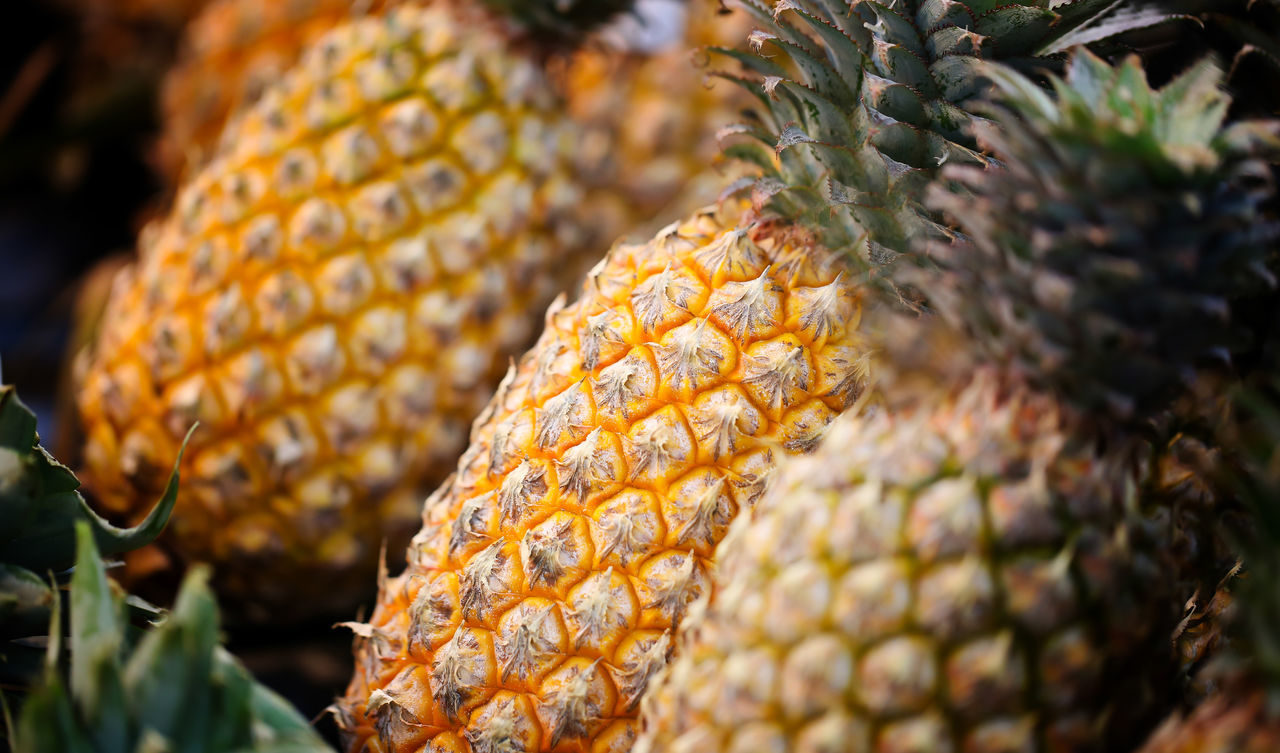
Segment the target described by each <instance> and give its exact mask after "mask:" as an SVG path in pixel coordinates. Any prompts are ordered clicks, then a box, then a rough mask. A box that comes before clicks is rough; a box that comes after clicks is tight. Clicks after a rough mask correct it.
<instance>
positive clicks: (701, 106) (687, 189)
mask: <svg viewBox="0 0 1280 753" xmlns="http://www.w3.org/2000/svg"><path fill="white" fill-rule="evenodd" d="M672 5H673V4H672V3H669V2H668V3H664V2H661V1H660V0H658V1H655V2H652V3H650V4H649V5H648V6H645V5H644V4H643V3H641V4H640V5H639V9H640V10H641V11H642V12H643V10H644V9H645V8H646V7H648V8H652V11H651V15H658V14H659V13H670V12H671V6H672ZM677 10H678V11H686V10H687V13H681V14H679V15H681V16H685V15H687V18H686V19H683V20H684V28H683V34H682V35H678V36H677V38H676V39H675V40H674V41H667V42H666V43H663V42H661V41H660V42H658V43H657V46H658V49H656V50H653V49H650V48H649V47H648V46H645V45H644V41H645V40H639V41H637V40H634V39H628V40H626V41H625V42H624V45H625V44H626V43H628V42H629V43H630V44H631V46H632V49H629V50H628V49H625V48H624V50H622V51H619V50H618V49H617V46H618V45H617V44H616V43H615V44H613V45H610V44H608V40H606V41H605V42H602V43H600V44H597V45H594V46H588V47H587V48H585V49H583V50H582V51H580V52H579V53H578V54H577V55H576V56H574V57H573V58H572V60H570V61H569V62H568V64H567V66H566V68H565V71H564V74H563V78H564V84H563V85H564V88H565V92H566V96H567V98H568V106H569V111H570V112H571V113H572V114H573V116H574V117H575V118H576V119H577V120H578V121H579V122H583V123H585V124H586V128H587V134H586V138H585V142H584V143H585V146H584V149H586V150H590V154H591V156H589V157H588V160H589V161H594V164H595V168H594V170H595V173H594V175H593V181H592V184H593V186H595V187H596V189H597V190H596V191H594V192H593V193H592V196H591V198H592V200H596V201H597V204H598V205H599V206H600V212H601V213H602V214H603V215H604V216H612V217H615V218H616V219H614V221H613V222H614V224H615V225H617V226H618V227H619V228H620V230H622V231H625V232H635V231H637V230H640V229H642V228H644V227H645V225H646V224H647V223H649V222H651V221H652V220H653V219H654V218H655V217H659V216H682V215H684V214H686V213H687V212H688V211H691V210H693V209H696V208H697V207H699V206H702V205H704V204H706V203H708V202H710V201H712V200H714V199H715V198H716V196H717V194H718V193H719V191H720V189H721V188H722V187H723V186H724V184H725V182H726V180H725V178H724V176H722V175H721V174H720V173H721V172H723V170H720V169H711V168H710V167H709V166H711V165H712V164H713V162H715V160H716V158H717V156H718V152H719V147H718V145H717V143H716V138H715V137H716V131H717V130H718V129H720V128H721V127H723V126H725V125H727V124H729V123H731V122H734V121H735V120H737V119H738V118H739V117H740V113H741V111H742V110H743V109H745V108H747V107H749V106H750V105H751V103H752V101H753V98H752V97H751V95H750V94H749V93H748V92H747V91H745V90H744V89H743V88H742V87H739V86H735V85H734V84H733V82H731V81H723V80H717V79H716V78H714V77H712V76H710V75H707V73H706V72H705V70H703V68H704V67H705V66H706V64H707V60H706V57H707V52H706V50H705V49H704V48H706V47H709V46H713V45H717V46H728V47H734V46H737V45H739V44H740V43H741V41H742V40H743V39H745V38H746V35H747V33H748V32H749V31H750V21H751V17H750V16H749V15H748V14H747V13H745V12H744V11H742V10H741V9H738V10H731V9H729V8H727V7H725V6H723V5H721V4H720V3H718V2H717V0H694V1H693V2H689V3H688V4H687V5H686V6H685V7H684V8H680V7H679V6H677ZM625 20H628V21H629V20H631V19H630V18H628V19H625ZM637 23H638V24H646V17H645V16H644V15H642V16H641V21H640V22H637ZM653 26H657V21H656V20H648V21H647V24H646V25H643V26H641V31H647V30H648V29H649V28H650V27H653ZM629 31H630V32H631V36H643V35H642V34H637V33H636V30H635V29H630V30H629Z"/></svg>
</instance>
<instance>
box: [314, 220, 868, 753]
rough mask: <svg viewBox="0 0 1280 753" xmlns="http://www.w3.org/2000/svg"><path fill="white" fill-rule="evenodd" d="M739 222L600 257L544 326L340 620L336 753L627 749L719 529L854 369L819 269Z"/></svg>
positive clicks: (854, 379) (693, 227)
mask: <svg viewBox="0 0 1280 753" xmlns="http://www.w3.org/2000/svg"><path fill="white" fill-rule="evenodd" d="M739 211H740V208H736V207H735V208H733V209H732V210H730V209H725V210H721V212H716V211H705V212H701V213H697V214H694V215H692V216H691V217H690V218H688V219H687V220H685V221H682V222H678V223H676V224H673V225H671V226H669V227H668V228H666V229H664V230H663V231H661V232H660V233H658V235H657V236H656V237H654V238H653V239H652V240H651V241H649V242H647V243H644V244H640V245H626V244H620V245H618V246H615V248H614V249H613V250H612V251H611V252H610V253H609V254H608V256H607V257H606V258H605V259H604V260H603V261H602V262H601V263H600V264H599V265H598V266H597V267H596V268H595V269H594V270H593V271H592V273H591V274H590V275H589V276H588V279H587V281H586V282H585V283H584V287H583V290H582V295H581V297H580V298H579V299H578V301H577V302H575V303H574V304H572V305H570V306H568V307H561V306H555V305H553V306H552V308H551V309H550V310H549V311H548V313H547V324H546V329H545V330H544V332H543V334H542V337H541V339H540V340H539V341H538V343H537V344H536V345H535V346H534V348H533V349H531V350H530V351H529V352H528V353H526V354H525V356H524V357H523V359H521V361H520V363H519V366H518V367H513V369H512V370H511V371H510V372H509V374H508V377H507V379H506V380H504V383H503V385H502V387H500V388H499V391H498V394H497V395H496V396H495V397H494V399H493V401H492V402H491V403H490V404H489V407H488V409H486V411H485V413H484V414H483V415H482V416H481V418H480V419H478V420H477V422H476V425H475V427H474V428H473V429H472V443H471V446H470V448H469V449H468V450H467V452H466V453H465V454H464V455H463V457H462V459H461V460H460V461H459V463H458V468H457V471H456V473H455V475H454V476H453V477H452V478H451V479H450V480H449V481H447V482H446V483H445V484H444V486H442V487H441V488H440V489H439V490H438V491H437V492H436V493H435V494H433V495H432V496H431V497H430V498H429V499H428V500H427V502H426V505H425V507H424V510H423V521H424V525H423V528H422V530H421V531H420V532H419V533H418V535H417V536H416V537H415V538H414V541H413V544H412V545H411V547H410V550H409V557H408V559H409V565H408V569H407V570H406V571H405V573H404V574H402V575H400V576H399V577H396V578H393V579H390V580H386V581H385V582H384V583H382V584H381V589H380V590H381V595H380V597H379V604H378V606H377V608H376V610H375V612H374V614H373V616H372V618H371V619H370V621H369V622H368V623H367V624H362V625H357V626H355V629H356V632H357V635H358V636H360V637H359V638H358V640H357V644H358V645H357V667H356V675H355V677H354V679H353V681H352V683H351V685H350V688H349V689H348V691H347V695H346V698H345V699H344V700H343V701H342V702H340V703H339V705H338V718H339V722H340V723H341V725H342V726H343V728H344V730H345V732H346V735H347V739H348V748H349V750H351V751H358V750H369V751H375V752H376V753H389V752H390V751H421V750H426V749H429V750H432V751H461V750H470V751H477V752H479V751H490V750H509V751H539V750H542V751H545V750H575V751H577V750H611V751H625V750H627V749H628V748H629V747H630V744H631V741H632V740H633V738H634V737H635V735H636V732H637V722H636V714H637V701H638V700H639V698H640V696H641V693H642V692H643V691H644V689H645V686H646V684H647V682H648V680H649V678H650V676H651V675H652V674H653V673H654V672H655V671H656V670H657V669H659V668H660V667H661V666H662V665H663V664H664V663H665V660H666V656H667V652H668V648H669V645H670V636H671V630H672V628H673V626H675V625H676V624H677V623H678V622H679V620H680V619H681V617H682V615H683V614H684V613H685V611H686V609H687V607H688V605H689V603H690V602H691V601H692V600H693V599H695V598H696V597H697V596H698V595H699V594H700V593H702V592H703V590H704V589H705V588H707V585H708V582H709V568H710V566H711V557H712V553H713V551H714V549H715V546H716V544H717V542H719V541H720V539H721V537H722V536H723V535H724V533H725V530H726V528H727V527H728V525H729V523H730V521H731V520H732V519H733V518H734V516H735V514H736V513H737V512H738V511H739V510H742V509H744V508H747V507H749V506H750V505H752V504H753V502H754V500H755V499H756V498H757V497H758V496H759V494H760V493H761V492H762V489H763V485H764V478H765V476H766V475H767V474H768V472H769V471H770V469H771V468H772V466H773V464H774V461H775V460H776V458H777V456H778V453H782V454H784V455H785V454H792V453H799V452H804V451H808V450H809V449H810V448H811V447H813V446H814V444H815V443H816V442H817V438H818V436H819V435H820V433H821V432H822V430H823V428H824V427H825V426H826V424H827V423H828V422H829V421H830V420H831V419H832V418H833V417H834V416H835V415H836V414H837V413H838V412H839V411H840V410H842V409H843V408H845V407H846V406H847V405H849V403H850V402H851V400H852V399H853V397H854V396H855V394H856V393H857V392H858V391H859V389H860V387H861V384H862V378H863V376H864V375H863V373H862V367H863V357H864V355H865V353H864V349H863V347H862V345H861V342H860V338H859V334H858V332H857V327H858V322H859V315H860V311H861V308H860V304H859V300H858V297H857V295H856V292H855V289H854V288H853V287H852V286H851V285H850V284H849V283H848V282H847V279H846V278H845V277H843V276H842V275H841V274H840V264H839V263H838V262H837V261H836V259H835V258H834V257H833V256H832V255H830V254H828V253H826V252H825V251H823V250H821V249H817V248H814V247H813V246H811V245H809V244H806V243H804V242H803V239H802V238H799V237H793V236H790V235H788V233H787V232H786V231H784V230H782V229H780V228H777V227H771V226H750V225H748V226H740V225H738V224H737V223H738V221H739V217H738V214H737V213H738V212H739ZM424 746H429V747H427V748H424Z"/></svg>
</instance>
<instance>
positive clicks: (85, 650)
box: [10, 521, 327, 753]
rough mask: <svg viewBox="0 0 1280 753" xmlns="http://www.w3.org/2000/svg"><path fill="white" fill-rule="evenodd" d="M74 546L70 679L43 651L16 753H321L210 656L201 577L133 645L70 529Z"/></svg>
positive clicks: (290, 718) (84, 546) (260, 694)
mask: <svg viewBox="0 0 1280 753" xmlns="http://www.w3.org/2000/svg"><path fill="white" fill-rule="evenodd" d="M76 537H77V542H78V547H79V550H78V557H77V561H76V566H75V572H74V574H73V575H72V579H71V593H70V601H71V643H72V646H71V648H72V651H71V666H70V670H69V680H68V679H67V678H66V677H64V676H63V674H62V672H61V667H60V663H59V662H58V661H57V660H56V657H57V656H58V655H59V654H60V652H58V651H56V649H54V648H53V647H52V646H51V650H50V656H51V657H52V659H51V661H50V663H49V664H48V665H47V667H46V670H45V672H46V675H45V680H44V682H43V684H42V685H41V686H40V687H39V688H37V689H36V690H35V691H33V692H32V693H31V694H30V695H29V696H28V697H27V699H26V703H24V705H23V707H22V709H21V712H20V715H19V718H18V720H17V729H16V734H15V735H14V736H13V740H12V742H13V750H14V751H15V753H45V751H49V752H50V753H52V752H53V751H59V752H61V753H99V752H100V751H144V750H145V751H152V750H156V751H158V750H165V751H172V752H173V753H223V752H226V753H232V752H233V751H234V752H235V753H251V752H257V751H279V752H280V753H286V752H288V753H317V752H318V751H324V750H327V748H326V747H325V746H324V744H323V743H322V742H321V741H320V739H319V738H318V737H317V736H316V734H315V732H314V731H313V730H312V729H311V728H310V726H309V725H308V724H307V722H306V720H304V719H303V718H302V717H301V716H299V715H298V713H297V712H296V711H295V710H293V709H292V708H291V707H289V705H288V704H287V703H286V702H285V701H284V700H283V699H281V698H280V697H279V696H277V695H276V694H274V693H272V692H271V691H269V690H267V689H266V688H263V687H261V686H259V685H258V684H257V683H256V682H255V681H254V680H253V678H252V677H251V676H250V675H249V673H248V672H247V671H246V670H245V669H244V667H242V666H241V665H240V664H239V663H238V662H237V661H236V660H235V659H234V658H233V657H231V655H230V654H228V653H227V652H226V651H225V650H223V649H222V648H221V647H220V646H219V645H218V613H217V607H216V605H215V602H214V599H213V594H212V593H211V592H210V590H209V588H208V584H207V580H208V573H207V571H205V570H203V569H196V570H194V571H193V572H192V573H191V574H190V575H189V576H188V577H187V579H186V581H185V582H184V584H183V587H182V590H181V591H180V593H179V595H178V599H177V603H176V604H175V606H174V609H173V611H172V612H171V613H170V614H169V615H168V616H167V617H165V618H164V619H163V620H161V621H160V622H159V624H157V625H156V626H155V627H153V628H152V629H151V630H149V631H147V632H146V633H145V634H144V635H143V637H142V638H141V640H139V641H138V642H137V643H136V645H133V643H132V641H130V638H129V634H128V632H127V630H126V623H125V620H124V610H123V607H124V600H123V598H122V597H120V596H119V595H118V594H116V593H115V592H114V591H113V590H112V588H111V586H110V584H109V583H108V581H107V579H106V573H105V570H104V568H103V565H102V561H101V559H100V557H99V555H98V552H97V548H96V544H95V541H94V536H93V532H92V529H91V527H90V525H89V524H88V523H86V522H84V521H79V522H77V523H76ZM10 729H12V727H10Z"/></svg>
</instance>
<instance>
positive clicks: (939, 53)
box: [712, 0, 1164, 268]
mask: <svg viewBox="0 0 1280 753" xmlns="http://www.w3.org/2000/svg"><path fill="white" fill-rule="evenodd" d="M740 3H741V5H742V6H743V7H744V8H745V9H746V11H747V12H749V13H750V14H751V15H752V16H753V17H754V18H755V19H756V21H757V22H758V23H759V28H758V29H757V30H756V31H754V32H753V33H752V34H751V37H750V39H749V42H750V46H751V48H752V50H753V52H747V51H740V50H732V49H725V48H712V49H713V50H714V51H716V52H718V53H720V54H723V55H726V56H729V57H731V58H734V59H737V60H738V61H740V62H741V63H742V65H743V67H744V68H745V69H746V71H747V72H746V73H745V74H744V75H742V76H738V75H734V74H729V73H720V74H718V75H720V76H722V77H724V78H728V79H730V80H734V81H737V82H738V83H740V84H742V85H743V86H744V87H746V88H747V89H748V90H749V91H751V92H752V93H753V94H754V95H755V96H756V97H757V98H758V99H759V101H760V106H759V107H758V108H756V110H755V112H754V118H753V120H751V121H750V122H747V123H743V124H739V125H735V126H731V127H729V128H726V129H724V130H723V131H722V134H721V135H722V137H728V136H732V135H741V136H744V137H745V138H735V139H731V140H730V141H729V142H728V143H727V144H726V146H725V149H724V151H725V154H726V155H727V156H728V157H730V158H733V159H738V160H742V161H745V162H747V163H750V164H751V165H752V166H753V167H754V168H755V171H756V175H755V177H753V178H748V179H744V180H743V181H741V182H739V183H738V184H735V185H734V186H733V187H731V189H730V193H734V192H749V193H750V194H751V196H752V199H753V202H754V204H755V205H756V206H757V208H760V209H764V208H766V207H767V209H768V210H769V211H770V212H771V213H773V214H775V215H778V216H781V217H782V218H785V219H788V220H793V221H798V222H803V223H804V224H806V225H808V226H810V227H812V228H814V229H815V230H817V231H818V233H819V236H820V240H821V241H822V242H823V243H824V245H826V246H828V247H830V248H833V249H846V250H848V251H849V252H850V253H851V254H852V255H853V256H854V257H855V258H857V259H861V260H862V261H863V263H864V266H870V267H873V268H874V267H875V266H877V265H878V264H879V263H880V262H883V261H886V260H888V259H892V258H894V257H895V256H896V255H898V254H901V253H904V252H907V251H910V250H912V248H913V245H912V239H913V238H915V237H918V236H921V235H924V236H929V235H936V234H937V233H938V232H939V231H940V228H939V227H938V226H937V225H936V224H935V221H934V217H935V215H934V214H933V213H932V212H930V211H929V210H928V209H927V208H925V207H923V206H922V205H921V203H920V201H919V198H920V197H921V196H922V195H923V193H924V191H923V187H924V186H925V185H926V184H927V183H928V182H930V181H931V180H933V179H934V178H935V177H936V176H937V173H938V170H939V168H940V167H941V166H942V165H944V164H957V163H960V164H978V165H981V164H984V163H985V161H986V159H985V157H984V156H983V155H982V154H981V153H980V152H979V151H978V149H977V143H976V142H975V140H974V138H973V136H972V135H971V132H970V126H971V124H973V123H974V121H975V118H976V116H975V114H974V112H973V109H972V107H971V105H972V104H973V103H974V102H977V101H980V99H981V96H980V95H981V94H982V93H984V92H985V91H986V90H987V89H988V87H989V79H988V77H987V75H986V71H987V70H988V68H987V67H986V66H984V65H983V61H984V60H998V61H1003V62H1005V63H1006V64H1008V65H1011V66H1015V67H1019V68H1024V69H1027V68H1039V67H1045V66H1053V65H1054V64H1055V60H1056V59H1057V58H1056V57H1055V56H1056V54H1057V53H1058V52H1060V51H1061V50H1062V49H1065V48H1066V47H1068V46H1070V45H1071V44H1075V43H1076V42H1079V41H1097V40H1100V39H1105V38H1109V37H1111V36H1114V35H1116V34H1121V33H1124V32H1126V31H1130V30H1133V29H1135V28H1142V27H1144V26H1148V25H1150V24H1153V23H1157V22H1158V21H1160V20H1163V18H1164V16H1163V15H1160V14H1154V15H1153V14H1128V13H1124V12H1123V11H1119V13H1120V15H1119V16H1117V13H1118V11H1116V9H1115V6H1116V5H1117V4H1116V3H1114V2H1111V0H1074V1H1071V2H1061V1H1060V0H1057V1H1055V0H1020V1H1015V2H1009V0H882V1H879V2H874V1H872V0H779V1H778V3H777V4H776V5H775V6H773V7H772V8H770V7H768V6H767V5H766V4H765V0H740Z"/></svg>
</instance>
